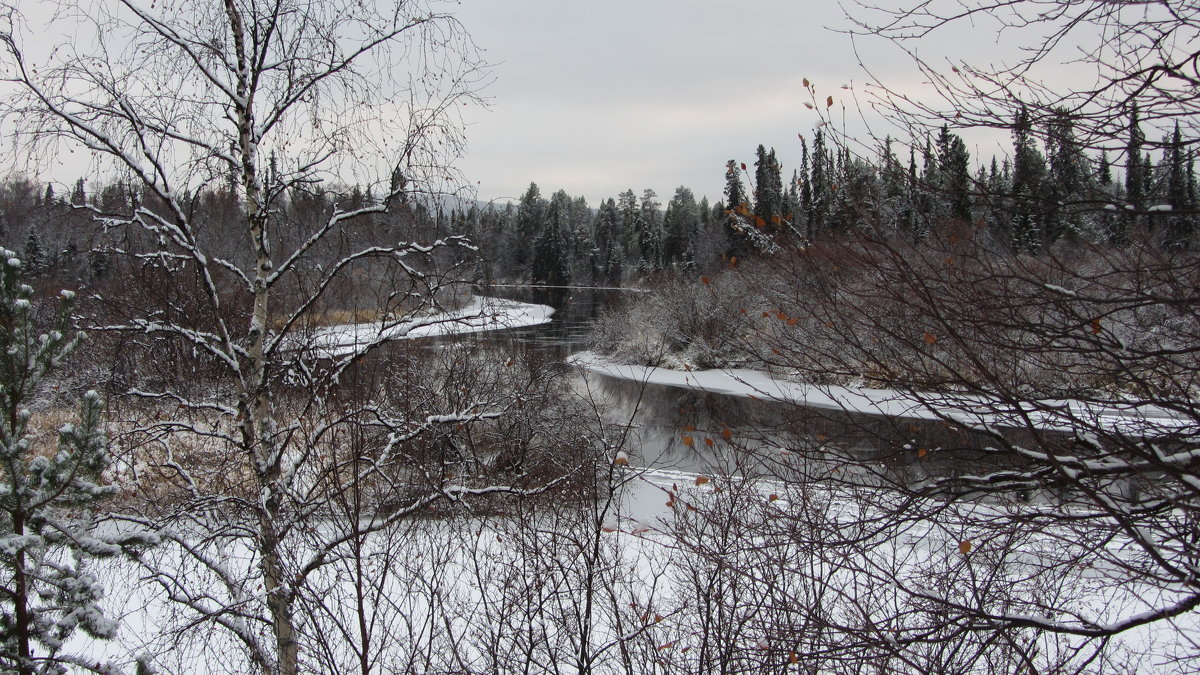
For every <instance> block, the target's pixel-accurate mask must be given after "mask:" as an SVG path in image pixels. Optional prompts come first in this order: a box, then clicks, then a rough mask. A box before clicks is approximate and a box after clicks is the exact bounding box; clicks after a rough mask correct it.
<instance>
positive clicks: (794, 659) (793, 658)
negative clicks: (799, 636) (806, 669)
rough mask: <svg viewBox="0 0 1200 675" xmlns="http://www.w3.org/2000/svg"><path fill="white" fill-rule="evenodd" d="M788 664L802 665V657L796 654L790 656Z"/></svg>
mask: <svg viewBox="0 0 1200 675" xmlns="http://www.w3.org/2000/svg"><path fill="white" fill-rule="evenodd" d="M788 663H800V656H799V655H797V654H796V652H792V653H791V654H788Z"/></svg>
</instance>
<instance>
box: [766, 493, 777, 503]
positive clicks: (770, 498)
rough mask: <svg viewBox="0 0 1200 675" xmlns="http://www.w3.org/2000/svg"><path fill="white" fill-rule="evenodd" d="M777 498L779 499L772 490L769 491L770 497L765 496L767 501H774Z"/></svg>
mask: <svg viewBox="0 0 1200 675" xmlns="http://www.w3.org/2000/svg"><path fill="white" fill-rule="evenodd" d="M778 500H779V495H777V494H775V493H774V492H772V493H771V496H770V497H767V501H769V502H774V501H778Z"/></svg>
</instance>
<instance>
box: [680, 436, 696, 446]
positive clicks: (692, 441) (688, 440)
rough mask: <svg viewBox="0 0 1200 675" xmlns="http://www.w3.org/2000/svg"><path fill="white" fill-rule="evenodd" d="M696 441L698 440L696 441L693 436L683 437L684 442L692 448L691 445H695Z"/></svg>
mask: <svg viewBox="0 0 1200 675" xmlns="http://www.w3.org/2000/svg"><path fill="white" fill-rule="evenodd" d="M695 442H696V441H695V439H693V438H692V437H691V436H684V437H683V444H684V445H686V446H688V447H689V448H690V447H692V445H693V444H694V443H695Z"/></svg>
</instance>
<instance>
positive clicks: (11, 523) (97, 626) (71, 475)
mask: <svg viewBox="0 0 1200 675" xmlns="http://www.w3.org/2000/svg"><path fill="white" fill-rule="evenodd" d="M0 258H3V260H0V265H2V266H3V269H2V270H0V474H2V475H3V479H0V588H3V589H4V593H2V594H0V669H3V670H4V672H16V673H21V674H22V675H26V674H29V675H32V674H33V673H57V672H65V668H66V666H67V665H68V664H74V663H79V662H80V660H79V659H78V658H75V657H73V656H71V655H69V654H64V653H63V652H62V649H63V646H64V644H65V642H66V641H67V640H68V639H69V638H70V637H71V636H72V635H74V634H75V633H76V632H77V631H79V632H82V633H83V634H85V635H87V636H89V637H91V638H95V639H108V638H111V637H112V636H113V635H114V634H115V632H116V623H115V622H114V621H113V620H112V619H110V618H109V617H106V616H105V615H104V613H103V611H102V610H101V609H100V607H99V602H100V599H101V597H102V595H103V592H102V588H101V587H100V585H99V584H98V583H97V581H96V579H95V577H93V576H92V575H91V574H89V573H88V570H87V564H88V562H89V561H90V560H92V559H95V558H103V557H108V556H112V555H114V554H116V553H118V552H120V550H121V549H120V546H121V545H122V544H125V545H131V544H134V543H135V539H134V538H133V537H126V538H123V539H121V540H118V539H116V538H115V537H102V536H98V535H97V534H96V533H95V531H94V530H93V528H92V525H93V523H92V521H91V518H90V516H89V514H90V513H91V511H90V509H91V507H92V506H93V505H94V504H95V503H96V502H98V501H100V500H102V499H104V498H106V497H108V496H110V495H112V494H113V492H114V488H112V487H108V486H105V485H103V484H102V483H101V475H102V473H103V472H104V470H105V468H106V467H107V466H108V461H109V459H108V454H107V444H106V441H105V438H104V435H103V433H102V431H101V421H100V412H101V403H100V398H99V396H97V395H96V393H95V392H88V393H87V394H86V395H84V397H83V399H82V401H81V404H80V413H79V421H78V423H75V424H65V425H63V426H62V427H60V428H59V429H58V434H57V437H58V449H57V451H56V452H50V451H47V449H46V448H43V447H40V446H39V444H38V443H37V442H36V441H35V432H34V428H35V426H36V424H35V420H34V417H33V415H32V414H31V407H32V406H33V404H34V402H35V400H36V399H37V398H38V397H39V396H40V395H41V394H42V389H43V384H44V382H45V381H46V379H47V378H48V377H49V376H50V375H51V374H52V373H53V372H54V371H55V370H57V369H59V368H60V367H61V365H62V363H63V360H64V359H66V358H67V357H68V356H69V355H70V354H71V352H72V351H74V350H75V348H76V346H77V345H78V344H79V342H80V340H81V338H82V335H79V334H77V335H75V336H71V335H70V334H69V333H70V330H69V327H68V317H69V311H70V307H71V301H72V299H73V297H74V296H73V294H71V293H69V292H66V291H64V292H63V293H62V296H61V302H60V306H59V311H58V314H57V318H56V320H55V322H54V324H53V326H52V328H51V329H50V330H49V331H47V332H45V333H42V334H40V335H39V334H38V333H37V332H36V330H35V327H34V321H33V307H32V304H31V302H30V297H31V296H32V295H33V289H32V288H30V287H29V286H27V285H25V284H24V283H22V282H21V268H22V264H21V261H19V260H18V259H17V258H16V255H15V254H14V253H13V252H11V251H0Z"/></svg>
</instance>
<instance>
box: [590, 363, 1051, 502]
mask: <svg viewBox="0 0 1200 675" xmlns="http://www.w3.org/2000/svg"><path fill="white" fill-rule="evenodd" d="M586 381H587V383H588V386H589V388H590V389H591V390H592V391H594V392H597V393H599V394H600V396H601V398H602V400H604V401H605V403H606V404H607V405H608V406H609V407H610V410H611V415H612V417H613V418H614V419H616V420H620V421H629V422H631V423H632V424H633V425H634V427H635V430H636V434H637V441H638V453H639V455H640V459H641V461H642V462H644V463H645V465H646V466H652V467H655V468H669V469H676V470H681V471H689V472H717V473H727V474H740V475H775V476H791V477H794V478H797V479H799V478H804V479H820V478H822V477H826V478H835V479H837V480H839V481H844V482H850V483H861V484H881V483H890V484H898V485H904V486H907V487H910V488H919V487H921V486H922V484H924V483H925V482H927V481H930V480H931V479H934V478H942V477H950V476H958V475H962V474H963V473H966V472H970V473H978V472H988V471H993V470H999V469H1013V468H1016V467H1017V466H1018V465H1019V464H1021V462H1020V460H1018V459H1017V458H1016V457H1015V455H1013V454H1011V453H1008V452H996V451H995V449H996V448H1001V447H1003V446H1004V445H1005V444H1008V443H1020V442H1023V440H1028V439H1022V438H1021V436H1022V434H1020V433H1018V432H1015V431H1014V432H1012V433H1011V434H1010V433H1006V434H1005V437H1004V438H1003V439H1001V438H998V437H995V436H992V435H989V434H987V433H983V432H979V431H973V430H970V429H966V428H963V427H961V426H958V425H954V424H950V423H946V422H942V421H939V420H919V419H906V418H905V419H897V418H889V417H885V416H882V415H869V414H863V413H853V412H844V411H836V410H823V409H815V408H806V407H803V406H799V405H794V404H788V403H780V402H774V401H764V400H759V399H754V398H749V397H739V396H730V395H725V394H716V393H711V392H705V391H698V390H693V389H687V388H683V387H672V386H667V385H658V384H646V383H643V382H636V381H632V380H626V379H621V378H616V377H611V376H607V375H601V374H597V373H588V374H587V375H586Z"/></svg>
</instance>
